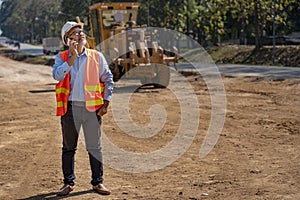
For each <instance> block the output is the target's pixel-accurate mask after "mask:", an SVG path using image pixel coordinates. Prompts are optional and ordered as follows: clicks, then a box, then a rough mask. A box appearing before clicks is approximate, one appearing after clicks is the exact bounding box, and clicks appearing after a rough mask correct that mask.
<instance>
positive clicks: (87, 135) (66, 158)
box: [61, 102, 103, 185]
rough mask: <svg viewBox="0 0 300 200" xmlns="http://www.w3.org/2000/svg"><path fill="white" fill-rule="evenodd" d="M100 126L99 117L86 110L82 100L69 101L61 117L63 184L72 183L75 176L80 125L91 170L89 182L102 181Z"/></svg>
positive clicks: (96, 182)
mask: <svg viewBox="0 0 300 200" xmlns="http://www.w3.org/2000/svg"><path fill="white" fill-rule="evenodd" d="M100 126H101V117H100V116H98V115H97V114H96V112H89V111H88V110H86V108H85V106H84V103H83V102H69V105H68V110H67V113H66V114H65V115H64V116H62V117H61V127H62V136H63V147H62V170H63V175H64V183H65V184H70V185H74V179H75V178H76V177H75V173H74V156H75V153H76V150H77V143H78V136H79V131H80V128H81V127H82V129H83V133H84V140H85V143H84V144H85V146H86V149H87V151H88V155H89V161H90V167H91V170H92V180H91V184H92V185H97V184H99V183H102V182H103V164H102V151H101V141H100V137H101V127H100Z"/></svg>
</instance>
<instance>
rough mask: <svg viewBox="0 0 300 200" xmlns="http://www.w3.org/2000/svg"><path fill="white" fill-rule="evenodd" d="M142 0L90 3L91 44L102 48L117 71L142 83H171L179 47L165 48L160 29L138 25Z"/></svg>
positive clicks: (118, 76)
mask: <svg viewBox="0 0 300 200" xmlns="http://www.w3.org/2000/svg"><path fill="white" fill-rule="evenodd" d="M139 7H140V3H138V2H118V3H116V2H114V3H102V2H101V3H96V4H94V5H91V6H90V7H89V20H90V30H91V34H92V35H91V37H88V39H87V40H88V45H89V47H90V48H93V49H97V50H99V51H101V52H102V53H103V54H104V55H105V57H106V59H107V61H108V63H109V67H110V70H111V71H112V73H113V75H114V81H118V80H119V79H120V78H121V77H123V76H125V77H126V78H134V79H139V80H140V81H141V83H142V85H146V84H147V85H154V86H156V87H167V86H168V84H169V81H170V63H174V65H175V63H177V62H178V51H177V48H176V47H173V50H172V51H166V50H165V49H163V48H162V47H161V46H160V45H159V42H158V41H157V40H156V39H157V37H155V34H156V32H157V29H155V28H150V27H147V26H146V25H137V24H136V22H137V15H138V10H139Z"/></svg>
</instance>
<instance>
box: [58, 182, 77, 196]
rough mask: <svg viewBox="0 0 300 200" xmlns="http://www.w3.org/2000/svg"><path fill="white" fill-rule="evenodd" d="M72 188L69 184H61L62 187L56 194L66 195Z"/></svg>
mask: <svg viewBox="0 0 300 200" xmlns="http://www.w3.org/2000/svg"><path fill="white" fill-rule="evenodd" d="M73 189H74V186H71V185H69V184H64V186H62V188H60V189H59V191H58V193H57V195H58V196H65V195H68V194H69V193H70V192H72V191H73Z"/></svg>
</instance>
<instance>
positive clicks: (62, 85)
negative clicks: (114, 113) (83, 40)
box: [56, 49, 104, 116]
mask: <svg viewBox="0 0 300 200" xmlns="http://www.w3.org/2000/svg"><path fill="white" fill-rule="evenodd" d="M86 53H87V61H86V71H85V77H84V97H85V101H86V109H87V110H88V111H90V112H94V111H96V110H97V109H99V108H100V107H101V106H102V105H103V103H104V102H103V94H104V84H103V83H99V66H100V60H99V55H98V53H97V51H95V50H90V49H86ZM60 56H61V58H62V60H63V62H66V61H67V60H68V56H69V53H68V50H66V51H63V52H61V53H60ZM69 95H70V72H69V73H67V74H66V76H65V78H64V80H62V81H60V82H59V83H58V84H57V85H56V101H57V109H56V115H57V116H63V115H65V114H66V112H67V108H68V99H69Z"/></svg>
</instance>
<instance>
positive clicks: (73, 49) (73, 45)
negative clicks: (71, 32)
mask: <svg viewBox="0 0 300 200" xmlns="http://www.w3.org/2000/svg"><path fill="white" fill-rule="evenodd" d="M68 45H69V51H70V52H71V54H72V56H73V55H74V56H76V57H77V56H78V51H77V46H78V42H76V41H75V40H70V41H69V44H68Z"/></svg>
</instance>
